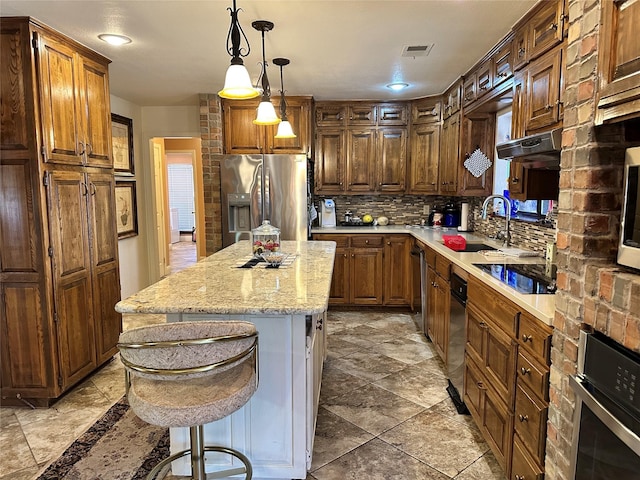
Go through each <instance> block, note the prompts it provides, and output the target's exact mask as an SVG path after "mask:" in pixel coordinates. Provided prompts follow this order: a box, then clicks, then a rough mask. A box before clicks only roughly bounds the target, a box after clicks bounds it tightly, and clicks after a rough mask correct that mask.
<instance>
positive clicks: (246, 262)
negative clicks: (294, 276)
mask: <svg viewBox="0 0 640 480" xmlns="http://www.w3.org/2000/svg"><path fill="white" fill-rule="evenodd" d="M285 255H287V254H285ZM296 257H297V255H295V254H288V255H287V256H286V257H285V258H284V260H283V261H282V263H281V264H280V265H269V264H268V263H267V262H266V261H265V260H264V259H262V258H255V257H254V256H253V255H249V256H248V257H245V258H243V259H242V260H240V261H238V263H236V265H235V267H233V268H288V267H290V266H291V265H292V264H293V262H294V261H295V260H296Z"/></svg>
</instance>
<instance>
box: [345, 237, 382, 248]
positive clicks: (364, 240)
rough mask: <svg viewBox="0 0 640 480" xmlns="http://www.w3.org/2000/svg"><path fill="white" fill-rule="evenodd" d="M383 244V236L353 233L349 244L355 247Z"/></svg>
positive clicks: (379, 245)
mask: <svg viewBox="0 0 640 480" xmlns="http://www.w3.org/2000/svg"><path fill="white" fill-rule="evenodd" d="M383 245H384V238H383V237H382V236H378V235H353V236H352V237H351V246H352V247H356V248H366V247H380V248H382V246H383Z"/></svg>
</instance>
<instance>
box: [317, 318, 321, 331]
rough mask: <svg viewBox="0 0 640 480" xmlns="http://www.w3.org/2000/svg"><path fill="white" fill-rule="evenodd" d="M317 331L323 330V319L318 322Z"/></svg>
mask: <svg viewBox="0 0 640 480" xmlns="http://www.w3.org/2000/svg"><path fill="white" fill-rule="evenodd" d="M316 330H322V318H320V319H319V320H318V323H317V325H316Z"/></svg>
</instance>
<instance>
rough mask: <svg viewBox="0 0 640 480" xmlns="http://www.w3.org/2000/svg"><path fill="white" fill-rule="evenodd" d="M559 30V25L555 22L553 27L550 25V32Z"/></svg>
mask: <svg viewBox="0 0 640 480" xmlns="http://www.w3.org/2000/svg"><path fill="white" fill-rule="evenodd" d="M557 29H558V24H557V23H555V22H553V23H552V24H551V25H549V30H557Z"/></svg>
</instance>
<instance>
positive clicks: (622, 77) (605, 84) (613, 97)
mask: <svg viewBox="0 0 640 480" xmlns="http://www.w3.org/2000/svg"><path fill="white" fill-rule="evenodd" d="M600 25H601V26H600V40H599V42H600V43H599V48H598V72H599V78H600V88H599V90H598V100H597V104H598V108H597V110H596V124H597V125H600V124H602V123H606V122H613V121H619V120H626V119H629V118H636V117H639V116H640V42H638V40H637V37H638V32H637V29H638V25H640V0H622V1H615V2H610V1H607V2H602V16H601V22H600Z"/></svg>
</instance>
